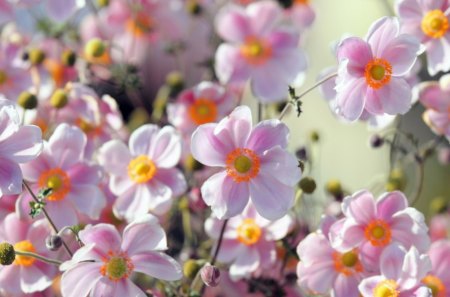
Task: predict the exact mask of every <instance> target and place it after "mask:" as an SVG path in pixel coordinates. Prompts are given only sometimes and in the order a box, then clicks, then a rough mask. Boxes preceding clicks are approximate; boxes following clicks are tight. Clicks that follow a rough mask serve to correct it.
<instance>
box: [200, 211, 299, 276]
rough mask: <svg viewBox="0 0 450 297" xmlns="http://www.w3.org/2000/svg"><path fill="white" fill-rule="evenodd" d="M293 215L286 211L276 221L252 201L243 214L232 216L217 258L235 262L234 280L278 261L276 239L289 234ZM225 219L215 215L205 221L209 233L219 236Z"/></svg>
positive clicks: (211, 235)
mask: <svg viewBox="0 0 450 297" xmlns="http://www.w3.org/2000/svg"><path fill="white" fill-rule="evenodd" d="M292 223H293V221H292V218H291V217H289V216H288V215H285V216H284V217H282V218H281V219H278V220H276V221H273V222H271V221H268V220H266V219H264V218H263V217H261V216H260V215H259V214H258V213H257V212H256V209H255V207H254V206H253V205H252V204H251V203H249V204H248V205H247V207H246V208H245V209H244V210H243V212H242V213H241V214H240V215H237V216H235V217H233V218H231V219H229V221H228V223H227V226H226V229H225V233H224V236H223V240H222V245H221V247H220V250H219V254H218V257H217V260H218V261H220V262H225V263H230V262H231V263H232V264H231V266H230V270H229V271H230V276H231V278H232V279H233V280H238V279H241V278H249V277H251V275H252V273H254V272H255V271H257V270H258V269H263V270H264V269H267V268H268V267H270V266H271V265H273V264H274V263H275V260H276V249H275V241H276V240H280V239H282V238H283V237H285V236H286V235H287V233H288V232H289V231H290V228H291V226H292ZM222 224H223V221H220V220H218V219H217V218H215V217H211V218H209V219H207V220H206V222H205V230H206V232H207V234H208V235H209V236H210V237H211V238H213V239H215V240H217V239H218V238H219V235H220V230H221V228H222Z"/></svg>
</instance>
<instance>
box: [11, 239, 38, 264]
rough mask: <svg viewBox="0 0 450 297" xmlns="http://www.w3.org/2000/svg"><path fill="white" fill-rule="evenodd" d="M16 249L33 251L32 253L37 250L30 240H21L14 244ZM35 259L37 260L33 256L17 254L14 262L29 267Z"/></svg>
mask: <svg viewBox="0 0 450 297" xmlns="http://www.w3.org/2000/svg"><path fill="white" fill-rule="evenodd" d="M14 250H16V251H19V252H31V253H35V252H36V249H35V248H34V245H33V244H32V243H31V242H30V241H29V240H23V241H19V242H18V243H16V244H15V245H14ZM34 261H36V259H35V258H33V257H28V256H19V255H17V254H16V260H14V264H15V265H20V266H25V267H28V266H31V265H33V264H34Z"/></svg>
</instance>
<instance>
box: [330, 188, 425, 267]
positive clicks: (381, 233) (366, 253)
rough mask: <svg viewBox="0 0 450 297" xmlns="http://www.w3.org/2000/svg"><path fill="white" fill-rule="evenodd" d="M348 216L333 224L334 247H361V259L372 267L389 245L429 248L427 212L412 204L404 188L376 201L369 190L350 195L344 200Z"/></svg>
mask: <svg viewBox="0 0 450 297" xmlns="http://www.w3.org/2000/svg"><path fill="white" fill-rule="evenodd" d="M342 212H343V214H344V216H345V217H344V218H343V219H341V220H339V221H337V222H336V223H335V224H333V226H332V227H331V232H330V239H331V242H332V245H333V247H334V248H336V249H338V250H341V251H348V250H350V249H352V248H355V247H358V248H359V250H360V252H361V259H362V261H363V263H364V265H365V266H367V267H368V269H370V270H375V271H376V269H377V268H376V267H377V266H378V263H379V262H378V261H379V255H380V254H381V252H382V251H383V249H384V248H385V247H387V246H388V245H389V244H391V243H393V242H398V243H400V244H402V245H404V246H405V247H406V248H410V247H411V246H415V247H416V248H417V249H418V250H419V252H425V251H426V250H427V248H428V247H429V244H430V239H429V237H428V235H427V232H428V228H427V226H426V225H425V222H424V217H423V215H422V214H421V213H420V212H418V211H417V210H416V209H414V208H412V207H408V201H407V200H406V197H405V196H404V195H403V193H401V192H398V191H396V192H390V193H385V194H383V195H381V196H380V198H379V199H378V200H377V201H375V199H374V197H373V195H372V194H371V193H370V192H368V191H360V192H357V193H355V194H353V195H352V196H348V197H346V198H345V199H344V201H343V203H342Z"/></svg>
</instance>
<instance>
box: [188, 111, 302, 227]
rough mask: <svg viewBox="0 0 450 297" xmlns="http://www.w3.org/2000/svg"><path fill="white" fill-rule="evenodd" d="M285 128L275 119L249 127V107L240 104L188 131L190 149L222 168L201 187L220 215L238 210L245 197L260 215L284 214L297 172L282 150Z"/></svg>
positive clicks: (292, 192) (229, 215)
mask: <svg viewBox="0 0 450 297" xmlns="http://www.w3.org/2000/svg"><path fill="white" fill-rule="evenodd" d="M288 134H289V130H288V128H287V126H286V125H285V124H283V123H282V122H280V121H279V120H266V121H262V122H260V123H259V124H257V125H256V126H255V127H252V116H251V112H250V109H249V108H248V107H247V106H239V107H237V108H236V109H234V111H233V112H232V113H231V114H230V115H229V116H227V117H226V118H224V119H222V120H221V121H220V122H219V123H218V124H205V125H201V126H200V127H198V128H197V130H196V131H195V132H194V133H193V134H192V140H191V152H192V155H193V156H194V158H195V159H197V160H198V161H200V162H201V163H203V164H205V165H207V166H213V167H222V168H223V170H222V171H220V172H219V173H216V174H214V175H213V176H211V177H210V178H209V179H208V180H207V181H206V182H205V183H204V184H203V186H202V188H201V192H202V196H203V199H204V201H205V203H206V204H207V205H209V206H211V207H212V210H213V212H214V214H215V215H216V216H217V217H218V218H219V219H224V218H230V217H233V216H235V215H237V214H239V213H241V212H242V210H243V209H244V208H245V206H246V205H247V204H248V201H249V199H251V201H252V202H253V204H254V205H255V207H256V210H257V211H258V213H259V214H261V215H262V216H263V217H264V218H267V219H270V220H275V219H279V218H281V217H282V216H284V215H285V214H286V213H287V211H288V210H289V208H290V207H291V206H292V203H293V200H294V186H295V185H296V183H297V182H298V181H299V180H300V176H301V171H300V169H299V168H298V163H297V160H296V159H295V157H294V156H293V155H292V154H290V153H288V152H287V151H286V146H287V138H288Z"/></svg>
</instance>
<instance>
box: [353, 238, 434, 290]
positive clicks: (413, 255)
mask: <svg viewBox="0 0 450 297" xmlns="http://www.w3.org/2000/svg"><path fill="white" fill-rule="evenodd" d="M430 269H431V262H430V259H429V258H428V256H426V255H419V252H418V251H417V249H416V248H415V247H411V248H410V249H409V250H408V251H406V250H405V248H404V247H402V246H400V245H398V244H392V245H389V246H388V247H386V249H385V250H384V251H383V253H382V254H381V257H380V270H381V274H380V275H377V276H371V277H369V278H366V279H364V280H363V281H362V282H361V284H360V285H359V290H360V292H361V294H362V296H363V297H380V296H398V297H413V296H417V297H433V294H432V292H431V290H430V289H428V288H427V287H425V286H423V285H422V284H421V283H420V281H421V279H422V278H423V277H424V276H425V275H426V274H427V272H428V271H430Z"/></svg>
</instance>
